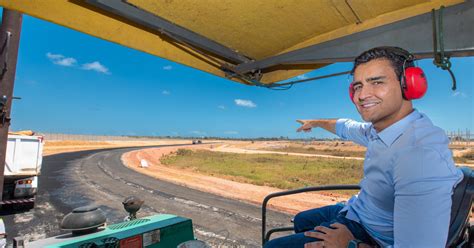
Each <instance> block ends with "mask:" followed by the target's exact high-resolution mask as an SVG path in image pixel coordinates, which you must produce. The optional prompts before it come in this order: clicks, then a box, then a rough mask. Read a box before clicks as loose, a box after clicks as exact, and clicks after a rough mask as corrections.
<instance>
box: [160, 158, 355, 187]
mask: <svg viewBox="0 0 474 248" xmlns="http://www.w3.org/2000/svg"><path fill="white" fill-rule="evenodd" d="M160 161H161V163H162V164H163V165H166V166H172V167H177V168H181V169H188V170H192V171H195V172H199V173H203V174H207V175H211V176H218V177H222V178H226V179H230V180H234V181H238V182H244V183H251V184H255V185H265V186H271V187H277V188H281V189H295V188H301V187H305V186H316V185H326V184H357V183H359V181H360V179H361V178H362V170H363V169H362V161H354V160H344V159H326V158H310V157H297V156H287V155H279V154H234V153H221V152H211V151H206V150H197V151H192V150H188V149H179V150H177V151H176V153H173V154H170V155H167V156H164V157H162V158H161V160H160Z"/></svg>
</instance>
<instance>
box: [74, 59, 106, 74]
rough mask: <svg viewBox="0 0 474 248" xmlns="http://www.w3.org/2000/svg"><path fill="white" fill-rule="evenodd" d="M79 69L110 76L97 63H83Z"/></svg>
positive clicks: (103, 67) (102, 66)
mask: <svg viewBox="0 0 474 248" xmlns="http://www.w3.org/2000/svg"><path fill="white" fill-rule="evenodd" d="M81 69H83V70H88V71H96V72H100V73H104V74H110V72H109V69H108V68H107V67H105V66H104V65H102V64H101V63H100V62H99V61H94V62H92V63H85V64H83V65H82V67H81Z"/></svg>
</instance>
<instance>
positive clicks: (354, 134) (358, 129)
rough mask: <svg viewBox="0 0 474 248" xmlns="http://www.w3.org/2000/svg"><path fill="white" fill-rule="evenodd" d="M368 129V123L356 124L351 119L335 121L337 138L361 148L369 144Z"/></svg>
mask: <svg viewBox="0 0 474 248" xmlns="http://www.w3.org/2000/svg"><path fill="white" fill-rule="evenodd" d="M369 129H370V124H369V123H363V122H357V121H354V120H351V119H338V120H337V121H336V135H337V136H339V137H340V138H341V139H344V140H350V141H353V142H355V143H357V144H359V145H363V146H367V144H368V142H369V138H368V133H369Z"/></svg>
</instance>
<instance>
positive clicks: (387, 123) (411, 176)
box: [265, 47, 463, 248]
mask: <svg viewBox="0 0 474 248" xmlns="http://www.w3.org/2000/svg"><path fill="white" fill-rule="evenodd" d="M413 67H414V63H413V56H412V55H411V54H410V53H408V52H407V51H405V50H403V49H401V48H396V47H378V48H374V49H371V50H368V51H366V52H364V53H362V54H361V55H359V56H358V57H357V58H356V59H355V62H354V67H353V70H352V75H353V82H352V83H351V86H350V87H351V88H350V95H351V100H352V101H353V103H354V104H355V106H356V108H357V111H358V112H359V113H360V115H361V117H362V119H363V120H364V121H365V123H361V122H356V121H353V120H349V119H339V120H328V119H326V120H325V119H319V120H298V122H300V123H301V124H302V126H301V127H300V128H299V129H298V130H297V131H306V132H309V131H311V129H312V128H314V127H321V128H324V129H326V130H328V131H330V132H332V133H335V134H336V135H338V136H339V137H341V138H342V139H347V140H351V141H353V142H355V143H358V144H360V145H363V146H366V147H367V152H366V156H365V161H364V178H363V179H362V180H361V182H360V186H361V190H360V192H359V194H358V196H354V197H352V198H351V199H350V200H349V201H348V203H347V205H346V206H344V207H343V206H339V205H334V206H327V207H323V208H319V209H313V210H309V211H305V212H301V213H299V214H297V215H296V216H295V220H294V229H295V234H294V235H290V236H287V237H282V238H278V239H274V240H271V241H270V242H269V243H267V245H266V246H265V247H303V246H305V247H341V248H342V247H348V244H350V246H351V247H370V246H372V245H379V246H382V247H417V248H418V247H427V248H428V247H429V248H432V247H445V246H446V241H447V236H448V228H449V220H450V212H451V195H452V192H453V189H454V187H455V185H456V184H457V183H458V182H459V181H461V180H462V177H463V176H462V172H461V171H460V170H458V169H457V168H456V167H455V166H454V162H453V160H452V154H451V152H450V150H449V148H448V143H449V140H448V138H447V137H446V135H445V133H444V131H443V130H442V129H440V128H438V127H436V126H434V125H433V124H432V123H431V121H430V120H429V119H428V117H427V116H426V115H424V114H422V113H420V112H418V111H417V110H415V109H413V106H412V102H411V98H413V97H412V95H413V94H412V93H413V92H412V91H410V89H411V88H410V87H413V85H407V84H411V83H413V82H411V81H409V82H408V81H407V76H408V75H405V74H406V73H407V71H408V69H409V68H413ZM417 75H418V76H420V77H421V79H424V75H423V73H422V71H421V69H420V72H419V73H418V74H417ZM409 76H410V77H412V75H411V74H410V75H409ZM411 79H412V78H408V80H411ZM414 83H415V84H416V83H418V82H416V81H415V82H414ZM421 83H426V81H422V82H421ZM414 87H415V90H417V89H419V88H423V87H425V90H426V85H424V86H423V85H421V86H420V85H415V86H414ZM417 87H418V88H417ZM416 94H417V93H416V92H415V95H416ZM423 94H424V91H423V92H422V93H421V95H420V94H418V96H416V97H414V98H417V97H418V98H419V97H421V96H422V95H423ZM305 244H306V245H305Z"/></svg>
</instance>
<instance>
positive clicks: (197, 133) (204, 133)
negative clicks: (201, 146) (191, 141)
mask: <svg viewBox="0 0 474 248" xmlns="http://www.w3.org/2000/svg"><path fill="white" fill-rule="evenodd" d="M190 133H192V134H195V135H206V132H202V131H191V132H190Z"/></svg>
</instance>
